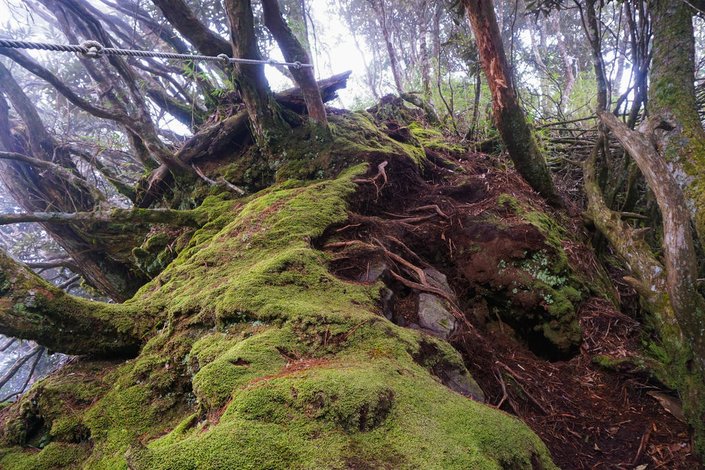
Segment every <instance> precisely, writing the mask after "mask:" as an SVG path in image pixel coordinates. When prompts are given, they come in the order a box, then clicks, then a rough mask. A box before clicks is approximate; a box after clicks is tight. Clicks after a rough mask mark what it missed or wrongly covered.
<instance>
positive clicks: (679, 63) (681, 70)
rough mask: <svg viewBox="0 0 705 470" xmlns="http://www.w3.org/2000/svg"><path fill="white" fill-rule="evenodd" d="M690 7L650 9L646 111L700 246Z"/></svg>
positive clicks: (701, 194) (704, 188)
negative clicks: (650, 58) (650, 54)
mask: <svg viewBox="0 0 705 470" xmlns="http://www.w3.org/2000/svg"><path fill="white" fill-rule="evenodd" d="M692 15H693V11H692V9H691V8H690V7H689V6H688V5H687V4H685V3H684V2H671V1H665V0H659V1H657V2H655V4H654V8H653V10H652V21H653V30H654V33H653V34H654V36H653V65H652V68H651V75H650V83H651V86H650V89H649V107H648V108H649V112H650V114H651V116H658V119H660V120H661V121H662V122H663V125H661V126H659V128H657V129H656V133H655V136H656V138H657V141H658V146H659V150H660V153H661V154H662V155H663V156H664V157H665V158H666V160H667V162H668V163H669V164H671V165H673V166H674V167H675V169H676V170H675V175H676V176H677V181H678V184H679V185H680V187H681V189H682V190H683V192H684V193H685V195H686V198H687V199H688V203H689V207H690V208H691V211H692V216H693V219H694V222H695V229H696V231H697V234H698V237H699V238H700V241H701V243H703V242H705V184H703V181H705V163H704V161H705V160H704V159H705V130H703V126H702V123H701V121H700V117H699V116H698V111H697V107H696V99H695V76H694V70H695V45H694V44H695V43H694V38H693V22H692Z"/></svg>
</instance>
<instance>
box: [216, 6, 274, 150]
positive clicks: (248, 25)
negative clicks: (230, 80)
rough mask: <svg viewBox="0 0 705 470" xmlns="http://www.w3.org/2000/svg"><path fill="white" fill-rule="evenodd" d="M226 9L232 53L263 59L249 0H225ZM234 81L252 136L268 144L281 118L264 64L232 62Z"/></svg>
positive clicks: (261, 142)
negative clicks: (265, 73)
mask: <svg viewBox="0 0 705 470" xmlns="http://www.w3.org/2000/svg"><path fill="white" fill-rule="evenodd" d="M225 9H226V11H227V12H228V18H229V20H230V31H231V38H232V45H233V54H234V56H235V57H237V58H241V59H254V60H262V56H261V55H260V52H259V46H258V45H257V38H256V37H255V24H254V17H253V14H252V4H251V2H250V0H226V1H225ZM235 83H236V85H237V88H238V91H239V92H240V96H241V97H242V101H243V102H244V103H245V107H246V108H247V114H248V115H249V117H250V122H251V123H252V131H253V134H254V136H255V140H256V141H257V143H258V144H259V145H260V146H261V147H263V148H267V147H269V144H270V142H271V140H272V138H273V137H274V136H273V132H274V131H275V130H276V129H277V128H279V127H280V126H281V125H282V124H283V121H282V119H281V117H280V116H279V107H278V106H277V104H276V102H275V101H274V98H273V97H272V92H271V90H270V89H269V83H268V82H267V78H266V77H265V75H264V65H262V64H242V63H238V64H235Z"/></svg>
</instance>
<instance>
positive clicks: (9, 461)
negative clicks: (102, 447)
mask: <svg viewBox="0 0 705 470" xmlns="http://www.w3.org/2000/svg"><path fill="white" fill-rule="evenodd" d="M89 452H90V449H89V448H88V446H86V445H78V444H65V443H53V442H52V443H49V444H48V445H47V446H46V447H44V448H43V449H42V450H40V451H37V450H26V449H21V448H13V449H10V450H9V452H6V453H4V454H0V468H3V469H5V470H38V469H41V470H64V469H78V468H82V461H83V459H84V458H85V457H86V456H87V455H89Z"/></svg>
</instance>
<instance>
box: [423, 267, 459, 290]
mask: <svg viewBox="0 0 705 470" xmlns="http://www.w3.org/2000/svg"><path fill="white" fill-rule="evenodd" d="M423 272H424V274H425V275H426V280H427V281H428V283H429V284H431V285H432V286H433V287H435V288H437V289H441V290H442V291H444V292H447V293H448V295H450V296H451V297H455V294H454V293H453V290H452V289H451V288H450V285H448V278H447V277H446V275H445V274H443V273H442V272H440V271H438V270H437V269H433V268H426V269H424V270H423Z"/></svg>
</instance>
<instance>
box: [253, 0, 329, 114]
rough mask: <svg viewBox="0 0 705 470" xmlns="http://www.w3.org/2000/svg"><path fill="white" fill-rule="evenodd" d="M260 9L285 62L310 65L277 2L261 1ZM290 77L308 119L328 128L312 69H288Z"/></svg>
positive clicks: (275, 0)
mask: <svg viewBox="0 0 705 470" xmlns="http://www.w3.org/2000/svg"><path fill="white" fill-rule="evenodd" d="M262 9H263V12H264V24H265V25H266V26H267V29H269V31H270V32H271V33H272V36H274V39H275V40H276V41H277V44H279V49H281V51H282V53H283V54H284V58H285V59H286V61H287V62H297V61H298V62H301V63H303V64H308V63H311V57H310V56H309V54H308V53H307V52H306V49H305V48H304V47H303V46H302V45H301V43H300V42H299V40H298V39H297V38H296V36H295V35H294V33H293V32H292V31H291V28H289V25H287V24H286V22H285V21H284V18H283V17H282V12H281V9H280V8H279V0H262ZM289 71H290V72H291V75H293V77H294V79H295V80H296V83H297V84H298V85H299V87H300V88H301V93H302V94H303V97H304V101H305V102H306V109H307V110H308V115H309V117H310V118H311V119H312V120H313V121H314V122H316V123H318V124H320V125H322V126H324V127H328V117H327V116H326V108H325V106H323V100H322V99H321V93H320V91H319V89H318V84H317V83H316V77H314V75H313V69H312V68H309V67H303V68H300V69H297V68H296V67H289Z"/></svg>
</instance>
